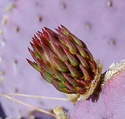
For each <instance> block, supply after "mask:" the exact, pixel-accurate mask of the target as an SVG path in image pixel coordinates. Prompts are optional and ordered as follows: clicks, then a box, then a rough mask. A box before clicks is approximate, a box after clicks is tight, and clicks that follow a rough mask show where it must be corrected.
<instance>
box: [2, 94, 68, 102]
mask: <svg viewBox="0 0 125 119" xmlns="http://www.w3.org/2000/svg"><path fill="white" fill-rule="evenodd" d="M2 94H6V95H16V96H22V97H32V98H44V99H51V100H61V101H69V99H67V98H56V97H46V96H37V95H27V94H20V93H4V92H3V93H2Z"/></svg>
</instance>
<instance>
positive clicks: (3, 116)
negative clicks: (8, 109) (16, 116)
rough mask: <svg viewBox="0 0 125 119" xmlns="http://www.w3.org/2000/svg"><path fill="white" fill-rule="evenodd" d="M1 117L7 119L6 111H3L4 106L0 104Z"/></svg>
mask: <svg viewBox="0 0 125 119" xmlns="http://www.w3.org/2000/svg"><path fill="white" fill-rule="evenodd" d="M0 117H1V118H2V119H5V117H6V116H5V113H4V111H3V109H2V106H1V104H0Z"/></svg>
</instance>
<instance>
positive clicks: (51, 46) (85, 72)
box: [27, 25, 99, 95]
mask: <svg viewBox="0 0 125 119" xmlns="http://www.w3.org/2000/svg"><path fill="white" fill-rule="evenodd" d="M56 31H57V33H55V32H54V31H52V30H50V29H48V28H46V27H45V28H44V29H42V32H40V31H38V32H37V33H36V35H34V37H33V38H32V39H33V41H32V43H30V44H31V46H32V48H33V50H31V49H29V52H30V53H31V55H32V57H33V59H34V60H35V62H32V61H30V60H28V59H27V61H28V63H29V64H30V65H32V66H33V67H34V68H35V69H36V70H37V71H39V72H40V74H41V75H42V77H43V78H44V79H45V80H46V81H47V82H49V83H51V84H52V85H53V86H54V87H55V88H56V89H57V90H59V91H61V92H64V93H69V94H72V93H73V94H83V95H84V94H86V93H87V90H89V88H90V87H91V84H92V83H93V82H94V80H95V77H96V79H97V74H96V73H98V71H97V70H98V66H97V64H96V62H95V61H94V59H93V56H92V54H91V53H90V51H89V50H88V48H87V46H86V45H85V43H84V42H83V41H81V40H79V39H78V38H77V37H76V36H75V35H73V34H72V33H71V32H70V31H69V30H68V29H67V28H65V27H64V26H62V25H61V27H58V29H56ZM98 77H99V76H98Z"/></svg>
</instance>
